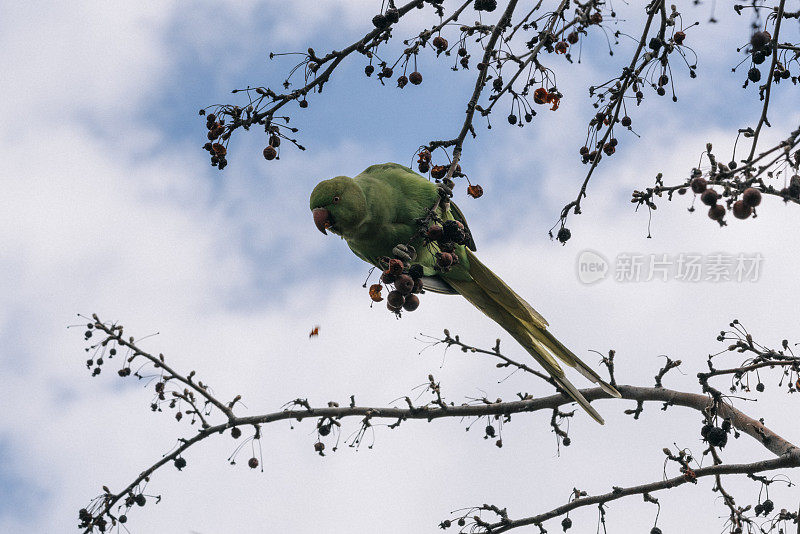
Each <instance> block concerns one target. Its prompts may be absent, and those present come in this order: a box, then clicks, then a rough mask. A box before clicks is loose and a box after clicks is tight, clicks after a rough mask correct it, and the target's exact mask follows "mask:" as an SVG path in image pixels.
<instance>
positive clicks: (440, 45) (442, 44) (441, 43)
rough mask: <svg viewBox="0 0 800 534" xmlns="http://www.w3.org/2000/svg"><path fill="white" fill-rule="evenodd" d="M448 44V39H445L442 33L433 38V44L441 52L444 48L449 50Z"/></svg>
mask: <svg viewBox="0 0 800 534" xmlns="http://www.w3.org/2000/svg"><path fill="white" fill-rule="evenodd" d="M447 45H448V43H447V39H445V38H444V37H442V36H441V35H437V36H436V37H434V38H433V46H434V48H436V50H438V51H440V52H441V51H443V50H447Z"/></svg>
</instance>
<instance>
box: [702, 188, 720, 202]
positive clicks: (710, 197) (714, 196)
mask: <svg viewBox="0 0 800 534" xmlns="http://www.w3.org/2000/svg"><path fill="white" fill-rule="evenodd" d="M717 200H719V193H717V192H716V191H714V190H713V189H706V190H705V191H703V194H702V195H700V201H701V202H702V203H703V204H705V205H706V206H714V205H715V204H716V203H717Z"/></svg>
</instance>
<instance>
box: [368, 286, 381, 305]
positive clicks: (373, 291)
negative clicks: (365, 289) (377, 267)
mask: <svg viewBox="0 0 800 534" xmlns="http://www.w3.org/2000/svg"><path fill="white" fill-rule="evenodd" d="M381 289H383V286H381V285H380V284H372V285H371V286H369V298H371V299H372V301H373V302H380V301H382V300H383V297H382V296H381Z"/></svg>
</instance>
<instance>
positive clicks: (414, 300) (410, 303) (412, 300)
mask: <svg viewBox="0 0 800 534" xmlns="http://www.w3.org/2000/svg"><path fill="white" fill-rule="evenodd" d="M417 308H419V297H418V296H416V295H408V296H407V297H406V300H405V302H403V309H404V310H406V311H410V312H413V311H414V310H416V309H417Z"/></svg>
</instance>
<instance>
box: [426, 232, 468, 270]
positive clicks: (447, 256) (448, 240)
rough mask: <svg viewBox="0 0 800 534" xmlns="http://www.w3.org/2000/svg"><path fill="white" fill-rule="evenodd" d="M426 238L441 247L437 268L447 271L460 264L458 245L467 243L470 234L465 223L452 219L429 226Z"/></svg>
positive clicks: (437, 258) (437, 253)
mask: <svg viewBox="0 0 800 534" xmlns="http://www.w3.org/2000/svg"><path fill="white" fill-rule="evenodd" d="M426 238H427V242H428V243H429V244H430V243H436V245H437V247H438V248H439V251H438V252H436V265H435V269H437V270H438V271H441V272H445V273H446V272H447V271H449V270H450V269H451V268H452V267H453V265H458V262H459V259H458V254H456V246H457V245H465V244H466V243H467V242H468V241H469V235H468V233H467V229H466V228H465V227H464V225H463V224H461V223H460V222H459V221H452V220H451V221H444V222H443V223H442V225H441V226H439V225H438V224H434V225H432V226H431V227H430V228H428V231H427V234H426Z"/></svg>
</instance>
